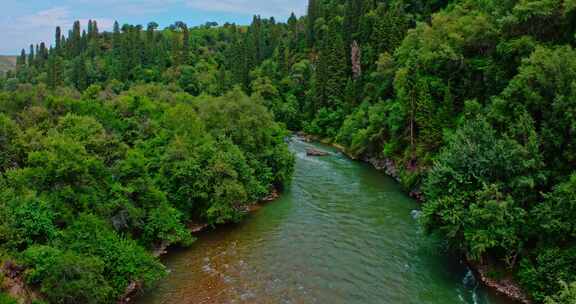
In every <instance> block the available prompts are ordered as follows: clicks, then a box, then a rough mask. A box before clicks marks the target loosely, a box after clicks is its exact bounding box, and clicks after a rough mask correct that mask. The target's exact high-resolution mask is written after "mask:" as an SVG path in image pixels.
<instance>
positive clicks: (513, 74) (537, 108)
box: [0, 0, 576, 303]
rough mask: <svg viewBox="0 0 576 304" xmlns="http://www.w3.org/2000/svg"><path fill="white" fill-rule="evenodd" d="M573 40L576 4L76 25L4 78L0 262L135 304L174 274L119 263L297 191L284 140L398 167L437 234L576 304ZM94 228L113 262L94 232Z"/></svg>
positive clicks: (398, 5)
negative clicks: (93, 285) (71, 273)
mask: <svg viewBox="0 0 576 304" xmlns="http://www.w3.org/2000/svg"><path fill="white" fill-rule="evenodd" d="M575 37H576V4H575V2H574V1H573V0H509V1H493V0H484V1H473V0H458V1H448V0H436V1H422V0H393V1H381V0H376V1H367V0H354V1H347V0H346V1H345V0H324V1H317V0H310V1H309V5H308V11H307V16H303V17H300V18H297V17H296V16H295V15H294V14H292V15H291V16H290V18H289V19H288V20H287V22H286V23H283V22H277V21H276V20H275V19H274V18H269V19H266V18H261V17H260V16H255V17H254V18H253V20H252V22H251V24H250V25H248V26H240V25H236V24H230V23H226V24H224V25H222V26H217V25H214V24H213V23H207V24H205V25H201V26H196V27H188V26H187V25H186V24H185V23H183V22H176V23H175V24H173V25H170V26H168V27H166V28H164V29H159V27H158V24H156V23H154V22H151V23H150V24H148V26H147V27H143V26H139V25H128V24H126V25H122V26H121V25H120V24H118V23H115V25H114V29H113V31H112V32H100V31H99V30H98V26H97V23H96V22H95V21H90V22H89V24H88V31H87V32H86V33H82V31H81V26H80V22H75V24H74V25H73V27H72V30H71V31H70V33H69V35H68V36H67V37H64V36H63V35H62V33H61V30H60V28H58V29H57V30H56V35H55V40H56V41H55V43H53V45H54V46H55V47H54V48H50V49H49V48H47V47H46V44H45V43H40V44H39V45H38V47H37V48H34V47H32V48H31V51H28V52H27V51H26V50H23V51H22V53H21V55H20V56H19V57H18V58H17V61H16V68H15V70H14V71H10V72H7V73H6V75H5V76H2V77H0V112H2V114H0V172H1V173H2V175H1V178H0V219H1V220H2V221H1V223H0V248H1V249H2V250H7V251H9V252H10V253H11V254H15V253H21V252H25V251H26V250H27V249H28V248H35V246H51V248H52V247H53V248H54V249H55V250H58V251H59V253H58V255H64V254H77V255H82V256H87V258H89V259H92V258H94V259H100V261H104V262H106V263H119V261H122V263H126V265H129V268H128V269H126V268H122V267H119V269H118V271H117V272H114V271H106V273H105V274H103V276H104V280H105V281H106V284H107V285H106V284H104V285H103V286H110V288H112V289H113V290H112V291H110V295H111V296H112V297H114V296H117V295H118V293H119V292H120V289H121V287H122V286H123V285H125V284H126V282H128V280H130V279H144V280H154V279H156V278H157V277H159V273H160V272H161V269H160V267H157V266H158V265H156V264H155V263H153V262H154V261H151V260H149V259H145V258H143V257H142V258H143V260H142V261H143V262H142V263H141V264H140V263H135V262H134V261H131V260H130V259H128V257H122V254H121V253H118V254H119V255H121V257H119V259H118V260H114V259H112V258H111V256H110V252H119V251H121V250H120V249H122V250H127V252H131V253H132V254H135V255H138V256H140V255H142V256H144V254H143V253H142V251H141V249H142V247H144V248H148V249H150V248H153V247H155V246H158V245H160V244H163V243H181V244H189V243H190V242H191V240H192V238H191V236H190V235H189V233H187V230H186V226H185V224H187V223H188V222H189V221H203V222H206V223H208V224H217V223H224V222H229V221H238V220H240V219H241V218H242V216H243V214H244V211H245V210H246V207H247V206H248V205H249V204H250V203H252V202H254V201H256V200H258V199H261V198H262V197H264V196H265V195H266V194H267V193H268V192H269V191H270V190H271V189H272V188H274V187H276V188H281V186H282V183H284V182H286V181H288V180H289V179H290V177H291V175H292V170H293V168H292V163H293V157H292V156H291V155H290V153H289V151H288V149H287V147H286V145H285V143H284V137H285V136H287V133H286V131H285V129H284V126H286V127H287V128H288V129H290V130H293V131H305V132H307V133H311V134H314V135H317V136H319V137H321V138H323V139H327V140H331V141H333V142H335V143H337V144H339V145H341V146H343V147H344V148H345V149H346V150H347V152H348V153H349V154H350V155H352V156H353V157H356V158H379V159H384V158H385V159H386V160H387V163H388V164H393V165H394V166H395V167H396V170H395V171H396V173H397V177H398V178H399V179H400V181H401V183H402V184H403V185H405V186H406V188H408V189H409V190H417V191H416V193H420V192H422V194H423V197H424V199H425V203H424V205H423V209H424V212H423V216H422V218H421V219H422V223H423V225H424V226H425V228H427V231H429V232H437V233H440V234H442V235H444V236H445V237H446V238H447V240H448V242H449V243H450V244H451V245H452V247H453V248H454V249H456V250H460V251H462V252H464V253H466V255H467V257H468V258H469V259H473V260H475V261H476V262H485V263H490V264H496V266H497V267H499V268H501V267H506V268H507V272H510V273H511V274H514V275H515V276H516V277H517V279H518V281H519V282H520V283H521V284H522V286H523V287H524V288H525V291H526V292H527V293H528V294H529V295H530V296H532V297H533V298H534V299H535V300H536V302H544V301H548V302H551V301H562V300H563V299H564V298H566V297H568V298H569V297H570V296H571V294H570V293H571V287H570V286H568V287H567V286H565V285H562V284H559V283H558V282H559V281H564V282H573V281H575V280H576V269H573V267H572V265H573V264H574V256H575V254H574V251H573V250H572V247H573V244H574V242H575V241H576V239H575V238H576V230H575V226H574V223H573V222H574V221H573V218H574V212H575V211H574V205H575V203H574V200H575V199H574V195H575V194H574V193H575V190H574V189H575V188H576V182H575V177H574V174H575V172H574V168H576V148H575V147H576V146H575V145H576V142H575V141H574V138H575V135H576V112H575V109H576V104H575V101H576V82H575V80H574V79H576V51H575V50H574V47H576V40H575V39H576V38H575ZM20 219H23V220H22V221H21V220H20ZM82 227H83V228H82ZM96 228H98V229H101V230H102V231H104V232H105V236H103V239H102V240H101V241H102V242H104V243H105V244H107V245H106V247H105V248H106V250H105V251H98V250H96V248H95V245H94V244H93V243H91V242H90V240H87V239H85V238H82V237H80V236H79V235H78V233H79V231H84V230H83V229H87V231H95V230H96ZM90 229H92V230H90ZM76 238H78V241H77V240H76ZM103 248H104V247H103ZM136 248H140V249H136ZM125 259H128V260H125ZM93 261H95V260H93ZM33 264H34V263H32V264H30V267H31V268H33V267H34V265H33ZM97 264H98V263H96V262H94V263H92V262H90V263H87V264H86V265H84V266H83V267H86V268H87V269H92V270H98V269H97V268H98V267H96V266H95V265H97ZM48 277H49V276H46V278H48ZM50 277H51V278H54V277H55V276H50ZM78 280H79V282H83V280H84V278H83V277H80V278H79V279H78ZM37 284H44V281H38V282H37ZM55 290H58V289H55ZM61 292H70V291H65V290H64V291H61ZM76 296H79V297H81V296H82V295H81V294H78V295H76ZM95 298H97V296H95ZM551 303H553V302H551Z"/></svg>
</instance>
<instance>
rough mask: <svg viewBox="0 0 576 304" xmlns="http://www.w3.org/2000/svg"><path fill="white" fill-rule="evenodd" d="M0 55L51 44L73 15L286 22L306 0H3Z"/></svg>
mask: <svg viewBox="0 0 576 304" xmlns="http://www.w3.org/2000/svg"><path fill="white" fill-rule="evenodd" d="M1 2H2V4H1V5H0V6H1V8H2V15H1V16H0V55H16V54H19V53H20V50H21V49H22V48H25V49H26V50H27V49H28V47H29V46H30V44H31V43H34V44H36V43H40V42H42V41H43V42H46V43H47V45H50V44H53V39H54V30H55V28H56V26H60V27H62V33H68V29H69V28H70V27H71V26H72V23H73V22H74V20H80V21H81V22H82V24H83V26H86V24H87V23H88V20H90V19H92V20H96V21H97V22H98V28H99V29H100V30H101V31H102V30H111V29H112V25H113V24H114V21H115V20H117V21H118V22H119V23H120V24H124V23H130V24H142V25H146V24H148V22H150V21H155V22H157V23H158V24H160V26H161V27H164V26H168V25H170V24H172V23H174V22H175V21H184V22H186V23H187V24H188V25H189V26H193V25H199V24H204V23H206V22H208V21H216V22H218V23H219V24H222V23H224V22H234V23H237V24H249V23H250V21H251V20H252V16H253V15H255V14H258V15H261V16H262V17H271V16H273V17H275V18H276V19H277V20H279V21H284V20H286V18H287V17H288V16H289V15H290V13H291V12H294V13H296V15H298V16H300V15H302V14H303V13H304V11H305V10H306V3H307V0H2V1H1Z"/></svg>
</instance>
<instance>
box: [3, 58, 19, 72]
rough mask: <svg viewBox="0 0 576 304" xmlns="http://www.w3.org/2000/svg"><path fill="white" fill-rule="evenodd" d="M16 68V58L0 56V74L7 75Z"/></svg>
mask: <svg viewBox="0 0 576 304" xmlns="http://www.w3.org/2000/svg"><path fill="white" fill-rule="evenodd" d="M15 66H16V56H4V55H0V73H5V72H6V71H8V70H11V69H13V68H14V67H15Z"/></svg>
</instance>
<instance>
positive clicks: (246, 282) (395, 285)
mask: <svg viewBox="0 0 576 304" xmlns="http://www.w3.org/2000/svg"><path fill="white" fill-rule="evenodd" d="M310 145H311V144H308V143H304V142H301V141H298V140H296V139H294V140H293V142H292V143H291V148H292V150H293V152H294V153H295V155H296V159H297V161H296V171H295V174H294V180H293V182H292V184H291V185H290V186H289V187H287V190H286V191H285V192H284V193H283V195H282V197H281V198H280V199H279V200H278V201H276V202H273V203H270V204H269V205H267V206H266V207H264V208H262V209H260V210H258V211H257V212H256V213H254V214H251V215H250V216H248V218H247V219H246V220H245V221H244V222H243V223H241V224H238V225H229V226H225V227H220V228H218V229H217V230H216V231H213V232H209V233H204V234H202V235H201V236H200V239H199V240H198V241H197V242H196V243H195V244H194V245H193V246H192V248H188V249H181V250H174V251H172V252H171V253H170V254H169V255H168V256H167V257H166V258H165V261H164V262H165V263H166V265H167V266H168V268H169V269H170V271H171V273H170V275H169V276H168V277H167V278H166V279H165V280H163V281H162V282H160V284H159V285H158V286H155V287H154V288H151V289H150V290H148V291H147V292H146V293H145V294H143V295H142V296H141V297H140V298H139V299H138V300H137V301H136V303H139V304H152V303H154V304H159V303H330V304H338V303H362V304H367V303H402V304H404V303H406V304H412V303H414V304H416V303H430V304H435V303H438V304H449V303H482V304H489V303H490V304H502V303H507V302H506V301H505V300H503V299H499V298H497V297H495V296H494V295H492V294H490V293H488V292H486V291H485V290H483V289H482V288H481V287H479V286H478V284H477V283H476V282H475V280H474V279H473V276H472V274H471V272H469V271H468V270H467V269H466V268H465V267H464V266H463V265H462V264H461V263H460V262H459V261H458V259H457V258H454V257H451V256H449V255H447V254H446V253H445V252H443V251H442V250H441V249H440V248H442V246H441V242H439V241H438V240H436V239H433V238H431V237H429V236H426V235H423V234H422V232H421V231H420V230H419V228H418V225H417V223H416V218H417V217H418V215H419V212H418V211H415V209H417V208H418V206H417V204H416V202H414V201H413V200H412V199H410V198H408V197H407V196H406V195H405V194H404V193H403V192H402V191H401V189H400V188H399V187H398V185H397V184H396V183H395V182H394V181H393V180H392V179H390V178H388V177H386V176H384V175H383V174H381V173H379V172H377V171H376V170H374V169H372V168H369V167H368V166H367V165H364V164H361V163H357V162H353V161H350V160H348V159H347V158H346V157H344V156H342V155H341V154H340V153H338V152H336V151H334V150H331V149H329V148H326V147H322V146H316V148H319V149H325V150H326V149H327V150H330V151H331V152H332V155H331V156H328V157H316V158H312V157H308V156H306V153H305V150H306V148H307V147H309V146H310Z"/></svg>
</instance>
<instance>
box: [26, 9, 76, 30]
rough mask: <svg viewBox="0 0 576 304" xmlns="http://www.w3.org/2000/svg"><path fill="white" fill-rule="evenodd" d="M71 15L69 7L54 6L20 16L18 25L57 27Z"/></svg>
mask: <svg viewBox="0 0 576 304" xmlns="http://www.w3.org/2000/svg"><path fill="white" fill-rule="evenodd" d="M69 15H70V12H69V10H68V8H66V7H54V8H50V9H47V10H43V11H39V12H37V13H34V14H32V15H28V16H22V17H20V18H18V26H24V27H26V28H37V27H56V26H58V25H62V24H64V23H65V22H67V21H68V17H69Z"/></svg>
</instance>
